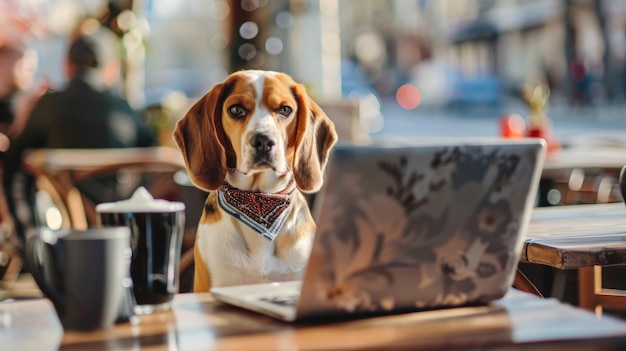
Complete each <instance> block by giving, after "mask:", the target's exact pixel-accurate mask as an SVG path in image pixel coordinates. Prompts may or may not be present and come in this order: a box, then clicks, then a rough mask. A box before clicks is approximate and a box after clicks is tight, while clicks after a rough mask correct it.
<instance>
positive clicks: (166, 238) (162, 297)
mask: <svg viewBox="0 0 626 351" xmlns="http://www.w3.org/2000/svg"><path fill="white" fill-rule="evenodd" d="M98 216H99V219H100V225H102V226H127V227H129V228H130V231H131V243H130V246H131V249H132V258H131V261H130V276H131V278H132V281H133V292H134V295H135V300H136V302H137V304H138V305H145V304H150V305H153V304H154V305H156V304H162V303H165V302H168V301H171V300H172V297H173V296H174V294H175V293H177V292H178V279H179V278H178V266H179V262H180V250H181V245H182V233H183V230H184V225H185V217H184V212H165V213H161V212H159V213H145V212H134V213H108V212H100V213H99V215H98Z"/></svg>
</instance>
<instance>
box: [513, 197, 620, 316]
mask: <svg viewBox="0 0 626 351" xmlns="http://www.w3.org/2000/svg"><path fill="white" fill-rule="evenodd" d="M521 261H522V262H532V263H539V264H543V265H548V266H551V267H554V268H558V269H561V270H567V269H577V270H578V280H579V281H578V290H579V291H578V293H579V306H581V307H584V308H587V309H590V310H597V312H600V311H601V306H605V307H611V308H618V309H625V308H626V293H625V292H623V291H620V290H614V289H604V288H602V267H606V266H611V265H623V264H626V207H625V206H624V204H623V203H613V204H593V205H571V206H557V207H545V208H536V209H535V210H534V212H533V215H532V218H531V221H530V225H529V227H528V232H527V238H526V240H525V242H524V247H523V250H522V255H521Z"/></svg>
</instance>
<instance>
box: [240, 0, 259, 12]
mask: <svg viewBox="0 0 626 351" xmlns="http://www.w3.org/2000/svg"><path fill="white" fill-rule="evenodd" d="M241 8H242V9H243V10H244V11H248V12H252V11H254V10H256V9H258V8H259V0H241Z"/></svg>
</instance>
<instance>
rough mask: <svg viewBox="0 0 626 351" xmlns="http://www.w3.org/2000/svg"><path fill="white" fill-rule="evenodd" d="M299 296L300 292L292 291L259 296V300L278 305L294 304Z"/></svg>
mask: <svg viewBox="0 0 626 351" xmlns="http://www.w3.org/2000/svg"><path fill="white" fill-rule="evenodd" d="M299 298H300V293H298V292H293V293H285V294H280V295H273V296H263V297H260V298H259V300H261V301H265V302H269V303H273V304H276V305H280V306H295V305H296V303H297V302H298V299H299Z"/></svg>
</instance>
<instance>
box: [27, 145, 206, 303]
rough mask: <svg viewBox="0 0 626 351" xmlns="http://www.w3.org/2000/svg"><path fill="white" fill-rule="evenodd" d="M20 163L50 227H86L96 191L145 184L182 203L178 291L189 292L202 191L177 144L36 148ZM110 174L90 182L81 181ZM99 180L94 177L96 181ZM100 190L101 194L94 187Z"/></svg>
mask: <svg viewBox="0 0 626 351" xmlns="http://www.w3.org/2000/svg"><path fill="white" fill-rule="evenodd" d="M23 164H24V168H25V169H26V171H27V172H29V173H30V174H31V175H33V176H34V177H35V178H36V187H37V189H36V190H37V194H36V201H35V207H36V208H35V211H36V217H37V218H38V222H39V223H41V225H44V226H47V227H50V228H52V229H69V228H75V229H84V228H87V227H89V226H93V225H95V224H96V212H95V207H96V205H97V204H98V203H99V202H102V201H95V200H94V195H96V196H97V195H102V198H106V201H116V200H122V199H127V198H129V197H130V196H131V195H132V193H133V192H134V191H135V189H137V187H139V186H144V187H146V189H147V190H148V191H149V192H150V193H151V194H152V196H154V198H159V199H167V200H170V201H182V202H184V203H185V207H186V212H185V233H184V235H183V245H182V252H181V263H180V269H179V272H180V276H181V286H180V291H181V292H188V291H191V284H192V282H190V281H189V280H190V279H192V278H193V245H194V241H195V235H196V227H197V225H198V220H199V218H200V214H201V211H202V207H203V206H202V204H203V203H204V199H205V198H206V193H204V192H203V191H201V190H200V189H197V188H196V187H195V186H193V184H191V182H190V181H189V179H188V177H187V173H186V171H185V164H184V161H183V159H182V156H181V154H180V152H179V151H178V149H176V148H174V147H167V146H159V147H149V148H124V149H38V150H31V151H29V152H28V153H27V154H26V155H25V156H24V159H23ZM103 176H108V177H111V176H113V177H112V179H113V184H110V183H107V184H105V185H102V184H100V185H99V186H100V188H98V187H97V186H96V187H94V186H93V184H91V185H92V186H90V187H89V192H91V194H88V193H87V192H86V191H85V190H86V188H85V186H84V184H85V182H90V181H93V180H97V179H100V178H101V177H103ZM96 183H97V182H96ZM94 191H96V192H98V191H100V194H97V193H96V194H94V193H93V192H94Z"/></svg>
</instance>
